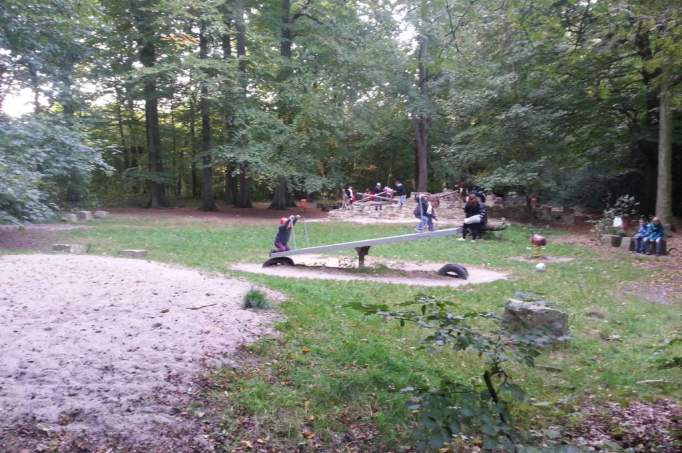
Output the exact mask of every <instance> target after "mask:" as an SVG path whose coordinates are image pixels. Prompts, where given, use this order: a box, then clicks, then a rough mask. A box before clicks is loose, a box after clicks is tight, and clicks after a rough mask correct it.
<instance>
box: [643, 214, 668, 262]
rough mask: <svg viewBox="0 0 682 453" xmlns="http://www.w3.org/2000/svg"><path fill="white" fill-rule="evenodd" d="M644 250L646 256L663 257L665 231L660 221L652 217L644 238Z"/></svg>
mask: <svg viewBox="0 0 682 453" xmlns="http://www.w3.org/2000/svg"><path fill="white" fill-rule="evenodd" d="M646 248H647V253H648V254H650V255H651V254H653V253H656V255H665V231H664V230H663V225H662V224H661V219H659V218H658V217H654V218H653V219H651V223H650V224H649V230H648V234H647V237H646Z"/></svg>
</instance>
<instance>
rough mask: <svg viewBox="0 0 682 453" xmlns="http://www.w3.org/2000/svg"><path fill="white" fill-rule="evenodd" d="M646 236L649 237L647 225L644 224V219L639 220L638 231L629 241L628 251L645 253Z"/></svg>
mask: <svg viewBox="0 0 682 453" xmlns="http://www.w3.org/2000/svg"><path fill="white" fill-rule="evenodd" d="M647 236H649V224H648V223H647V222H646V219H644V218H642V219H640V220H639V230H637V233H636V234H635V235H634V236H632V238H631V239H630V251H631V252H637V253H645V252H646V247H645V245H646V238H647Z"/></svg>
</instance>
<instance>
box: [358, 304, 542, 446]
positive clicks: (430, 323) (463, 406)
mask: <svg viewBox="0 0 682 453" xmlns="http://www.w3.org/2000/svg"><path fill="white" fill-rule="evenodd" d="M415 305H418V306H419V308H418V309H416V310H415V309H414V308H412V309H410V308H408V307H413V306H415ZM454 305H455V304H454V303H453V302H451V301H446V300H442V299H438V298H435V297H432V296H426V295H419V296H417V297H416V298H415V299H414V300H410V301H407V302H404V303H401V304H398V307H401V308H402V307H405V308H406V309H405V310H398V311H395V310H394V311H392V310H390V308H389V307H388V306H387V305H380V304H379V305H372V304H363V303H354V304H350V307H352V308H354V309H356V310H359V311H362V312H363V313H365V314H366V315H376V316H382V317H383V318H384V319H385V320H397V321H398V322H399V323H400V325H401V326H405V325H406V324H407V323H412V324H414V325H416V326H418V327H420V328H423V329H427V330H429V331H430V332H431V333H430V334H429V335H428V336H426V337H425V338H424V340H423V344H422V349H430V350H433V349H434V348H440V347H444V346H451V347H452V348H453V349H454V350H456V351H472V352H475V353H477V354H478V355H479V357H483V358H484V359H485V367H484V371H483V374H482V375H481V376H480V380H479V381H478V382H473V383H461V382H455V381H453V380H452V379H450V378H448V377H447V376H444V375H441V376H439V378H440V385H439V386H438V387H436V388H430V387H428V386H419V387H416V388H412V387H410V388H407V389H403V391H404V392H407V393H411V394H412V399H411V401H410V405H409V409H411V410H412V411H414V413H415V414H418V416H419V420H420V426H419V429H418V432H417V440H418V442H419V445H420V447H421V448H424V449H426V448H429V447H430V448H434V449H435V448H440V447H442V446H443V445H444V444H446V443H448V442H450V441H452V439H453V436H459V435H464V434H469V433H474V434H477V435H481V436H482V438H483V447H484V448H485V449H497V448H502V449H504V450H505V451H517V444H518V441H519V439H520V434H519V433H518V432H517V430H516V429H515V428H514V426H513V420H512V417H511V415H510V412H509V405H510V402H511V401H523V400H524V399H525V392H524V390H523V389H522V388H521V387H520V386H518V385H517V384H514V383H513V382H512V378H511V375H510V373H509V370H508V365H509V364H510V363H520V364H523V365H526V366H530V367H532V366H534V364H535V358H536V357H537V356H538V355H539V353H540V352H539V350H540V347H541V346H542V345H543V344H544V342H543V340H544V338H543V337H536V336H518V335H510V334H508V333H507V332H506V331H504V329H502V328H501V327H500V328H498V329H497V330H496V331H494V332H488V331H484V330H482V329H480V328H478V327H475V326H473V325H472V324H471V322H472V321H476V320H492V321H495V322H499V321H500V320H501V318H500V317H499V316H498V315H496V314H494V313H486V312H468V313H464V314H456V313H453V312H451V311H449V309H450V308H451V307H453V306H454Z"/></svg>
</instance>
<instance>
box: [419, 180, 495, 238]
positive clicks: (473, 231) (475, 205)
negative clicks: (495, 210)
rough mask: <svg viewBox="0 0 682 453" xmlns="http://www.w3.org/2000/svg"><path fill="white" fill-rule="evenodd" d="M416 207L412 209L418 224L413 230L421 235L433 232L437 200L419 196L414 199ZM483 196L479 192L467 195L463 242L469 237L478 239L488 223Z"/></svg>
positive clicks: (423, 195)
mask: <svg viewBox="0 0 682 453" xmlns="http://www.w3.org/2000/svg"><path fill="white" fill-rule="evenodd" d="M416 201H417V206H416V207H415V208H414V216H415V217H417V218H418V219H419V224H418V225H417V226H416V228H415V230H416V231H417V232H418V233H423V232H424V231H425V230H428V231H434V230H435V225H434V220H438V218H437V216H436V208H437V207H438V204H439V200H438V198H437V197H433V196H429V195H425V194H421V195H418V196H417V198H416ZM484 202H485V195H483V194H482V193H480V192H472V193H470V194H469V195H467V199H466V203H465V205H464V216H465V218H464V223H463V225H462V237H461V238H459V240H460V241H463V240H465V239H466V238H467V236H469V235H471V239H472V240H474V241H475V240H476V239H480V237H481V235H482V234H483V228H485V225H486V223H487V222H488V210H487V208H486V206H485V203H484Z"/></svg>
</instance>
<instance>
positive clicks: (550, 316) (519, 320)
mask: <svg viewBox="0 0 682 453" xmlns="http://www.w3.org/2000/svg"><path fill="white" fill-rule="evenodd" d="M502 323H503V325H504V327H505V328H506V329H507V331H509V332H511V333H514V334H519V335H542V336H545V337H547V339H548V340H550V342H556V341H565V340H567V339H568V335H569V331H568V315H567V314H566V313H563V312H561V311H559V310H556V309H554V308H550V307H548V306H547V303H546V302H544V301H533V302H524V301H521V300H517V299H509V300H508V301H507V303H506V304H505V307H504V315H503V318H502Z"/></svg>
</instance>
